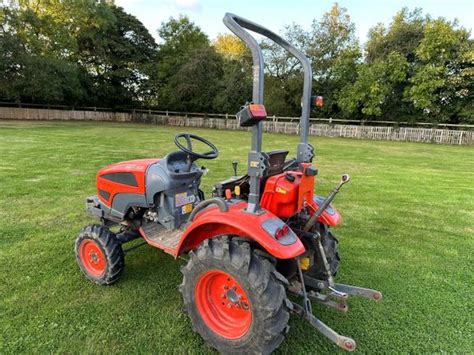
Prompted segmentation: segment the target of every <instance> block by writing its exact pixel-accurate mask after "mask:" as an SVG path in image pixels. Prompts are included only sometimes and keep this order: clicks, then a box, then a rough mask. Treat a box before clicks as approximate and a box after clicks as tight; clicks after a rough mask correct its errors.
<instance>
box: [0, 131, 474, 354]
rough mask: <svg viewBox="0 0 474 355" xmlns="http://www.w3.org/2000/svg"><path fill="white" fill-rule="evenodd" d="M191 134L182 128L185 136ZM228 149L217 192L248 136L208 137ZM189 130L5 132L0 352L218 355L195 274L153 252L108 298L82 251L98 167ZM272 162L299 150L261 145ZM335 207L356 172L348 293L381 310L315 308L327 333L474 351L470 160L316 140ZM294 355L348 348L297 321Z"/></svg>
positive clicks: (214, 174)
mask: <svg viewBox="0 0 474 355" xmlns="http://www.w3.org/2000/svg"><path fill="white" fill-rule="evenodd" d="M181 130H182V129H181ZM188 131H191V132H194V133H197V134H200V135H203V136H204V137H206V138H209V139H210V140H211V141H212V142H214V143H215V144H216V145H217V146H218V147H219V148H220V150H221V156H220V157H219V158H218V159H216V160H214V161H208V162H207V161H206V162H203V164H205V165H206V167H208V168H209V169H210V173H209V174H208V175H207V176H205V177H204V180H203V184H204V190H205V192H207V193H209V192H210V189H211V186H212V184H213V183H214V182H217V181H218V180H220V179H224V178H226V177H228V176H229V175H231V174H232V167H231V161H232V160H234V159H235V160H239V161H240V162H241V164H240V170H241V171H243V169H244V167H245V163H246V162H245V159H246V155H247V150H248V147H249V144H250V134H249V133H247V132H229V131H215V130H202V129H188ZM177 132H178V128H173V127H160V126H146V125H132V124H105V123H54V122H44V123H42V122H23V123H20V122H0V336H1V337H0V353H17V352H42V353H45V352H60V353H71V352H98V353H104V352H105V353H107V352H123V353H136V352H153V353H170V352H175V353H184V352H187V353H202V352H209V351H210V350H209V349H208V348H206V347H205V346H204V345H203V342H202V340H201V339H200V337H199V336H198V335H196V334H194V333H193V332H192V330H191V326H190V322H189V320H188V318H187V316H186V315H185V314H183V313H182V312H181V306H182V301H181V295H180V294H179V292H178V291H177V285H178V284H179V283H180V282H181V274H180V272H179V267H180V266H181V265H182V264H183V261H181V260H178V261H175V260H173V258H172V257H170V256H168V255H166V254H164V253H161V252H160V251H158V250H156V249H153V248H151V247H148V246H146V247H143V248H141V249H138V250H137V251H136V252H133V253H130V254H128V255H127V258H126V271H125V273H124V276H123V278H122V280H121V281H120V282H119V283H118V284H116V285H115V286H111V287H100V286H95V285H93V284H91V283H90V282H88V281H86V280H85V279H84V277H83V276H82V275H81V274H80V273H79V270H78V267H77V265H76V262H75V259H74V253H73V246H74V239H75V237H76V235H77V233H78V231H79V230H80V229H81V228H82V227H83V226H84V225H86V224H88V223H91V222H93V220H91V219H89V218H88V217H87V216H86V214H85V212H84V198H85V197H86V196H89V195H92V194H94V193H95V188H94V177H95V172H96V170H97V169H99V168H100V167H102V166H104V165H107V164H110V163H113V162H117V161H121V160H126V159H134V158H144V157H161V156H163V155H165V154H166V153H167V152H169V151H170V150H173V149H175V148H174V145H173V136H174V134H175V133H177ZM264 139H265V142H264V147H265V149H266V150H270V149H276V148H288V149H290V151H291V153H292V154H294V151H295V147H296V144H297V141H298V138H297V137H296V136H287V135H269V134H265V135H264ZM311 143H312V144H313V145H315V146H316V147H317V158H316V165H317V166H318V168H319V171H320V175H319V177H318V183H317V187H316V190H317V192H318V193H320V194H326V193H327V192H328V191H329V190H330V189H331V188H332V187H333V186H334V185H335V184H336V183H337V181H338V179H339V176H340V174H341V173H344V172H348V173H350V174H351V176H352V181H351V183H350V184H348V185H347V186H346V187H345V188H344V189H343V191H342V192H341V193H340V195H339V196H338V197H337V199H336V202H335V204H336V206H337V207H338V208H339V210H340V211H341V213H342V215H343V218H344V221H343V225H342V226H341V227H339V228H338V229H337V230H336V234H337V235H338V236H339V238H340V242H341V251H342V259H343V260H342V266H341V269H340V272H339V275H338V280H339V281H340V282H346V283H353V284H356V285H361V286H366V287H371V288H375V289H378V290H380V291H382V292H383V294H384V300H383V301H382V302H381V303H379V304H376V303H373V302H370V301H367V300H364V299H356V298H353V299H352V300H351V301H350V303H349V307H350V310H349V313H347V314H340V313H337V312H336V311H332V310H327V309H324V308H322V307H315V314H317V315H318V316H319V317H320V318H321V319H322V320H323V321H324V322H326V323H327V324H329V325H330V326H333V327H334V328H335V329H336V330H338V331H339V332H340V333H342V334H344V335H347V336H351V337H353V338H354V339H355V340H356V341H357V343H358V351H359V352H365V353H374V352H379V353H380V352H391V353H400V352H402V353H407V352H411V353H419V352H429V353H432V352H450V353H451V352H454V353H472V352H473V351H474V338H473V334H474V315H473V314H474V313H473V309H474V302H473V296H472V295H473V292H474V273H473V271H474V269H473V265H474V264H473V252H474V248H473V247H474V238H473V235H474V223H473V220H474V188H473V181H474V148H472V147H460V146H436V145H428V144H410V143H396V142H378V141H357V140H348V139H346V140H344V139H329V138H319V137H311ZM290 326H291V329H290V332H289V334H288V336H287V338H286V340H285V342H284V343H283V344H282V346H281V347H280V349H279V351H280V352H282V353H309V352H322V353H329V352H333V351H335V350H336V347H335V346H333V345H332V344H331V343H330V342H328V341H327V340H326V339H325V338H323V337H322V336H321V335H319V334H318V333H316V332H315V331H313V330H312V328H311V327H309V325H308V324H306V323H305V322H303V321H301V320H299V319H297V318H296V317H292V318H291V320H290Z"/></svg>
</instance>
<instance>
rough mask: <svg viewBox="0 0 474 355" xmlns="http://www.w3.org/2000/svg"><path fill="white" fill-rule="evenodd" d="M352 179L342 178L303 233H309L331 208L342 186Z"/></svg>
mask: <svg viewBox="0 0 474 355" xmlns="http://www.w3.org/2000/svg"><path fill="white" fill-rule="evenodd" d="M350 179H351V177H350V176H349V175H348V174H344V175H342V177H341V181H340V182H339V185H337V186H336V188H335V189H334V190H332V191H331V192H330V193H329V195H328V197H326V199H325V200H324V201H323V203H322V204H321V205H320V206H319V208H318V210H317V211H316V212H315V213H314V214H313V215H312V216H311V218H310V219H309V220H308V222H306V224H305V226H304V228H303V232H308V231H309V230H310V229H311V227H312V226H313V225H314V224H315V223H316V221H317V220H318V218H319V216H321V214H322V213H323V212H324V210H325V209H326V208H327V207H328V206H329V204H330V203H331V202H332V200H334V197H336V195H337V193H338V192H339V190H340V189H341V187H342V185H344V184H347V183H348V182H349V180H350Z"/></svg>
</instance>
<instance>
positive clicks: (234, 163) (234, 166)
mask: <svg viewBox="0 0 474 355" xmlns="http://www.w3.org/2000/svg"><path fill="white" fill-rule="evenodd" d="M237 165H239V162H238V161H237V160H234V161H233V162H232V167H233V168H234V176H237Z"/></svg>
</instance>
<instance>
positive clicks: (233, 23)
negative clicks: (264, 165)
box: [223, 13, 313, 162]
mask: <svg viewBox="0 0 474 355" xmlns="http://www.w3.org/2000/svg"><path fill="white" fill-rule="evenodd" d="M223 21H224V24H225V25H226V26H227V27H228V28H229V29H230V30H231V31H232V32H233V33H234V34H235V35H236V36H237V37H239V38H240V39H241V40H242V41H244V42H245V43H246V44H247V46H248V47H249V48H250V51H251V52H252V59H253V102H255V103H258V104H263V92H264V86H263V85H264V84H263V78H264V76H263V74H264V72H263V69H264V64H263V55H262V49H261V48H260V46H259V45H258V43H257V41H256V40H255V38H253V37H252V36H251V35H250V34H249V33H248V32H247V31H246V30H245V29H248V30H250V31H252V32H255V33H258V34H261V35H263V36H265V37H267V38H268V39H271V40H272V41H273V42H275V43H276V44H278V45H279V46H281V47H282V48H283V49H285V50H286V51H288V52H289V53H290V54H291V55H293V56H294V57H295V58H296V59H297V60H298V61H299V62H300V63H301V65H302V67H303V74H304V82H303V99H302V110H301V119H300V144H301V143H303V144H307V142H308V134H309V117H310V113H311V87H312V80H313V72H312V69H311V63H310V61H309V59H308V58H307V57H306V55H305V54H304V53H303V52H301V51H300V50H298V49H297V48H296V47H295V46H293V45H291V44H290V43H288V42H287V41H286V40H284V39H283V38H281V37H280V36H279V35H277V34H276V33H274V32H272V31H270V30H269V29H266V28H265V27H263V26H260V25H258V24H256V23H254V22H252V21H249V20H247V19H244V18H242V17H240V16H237V15H234V14H231V13H226V14H225V16H224V20H223ZM260 145H261V143H260ZM298 148H299V149H298V157H297V159H298V161H299V162H304V161H307V160H310V159H305V158H307V157H304V156H302V154H300V152H299V151H300V147H298ZM301 148H303V147H301Z"/></svg>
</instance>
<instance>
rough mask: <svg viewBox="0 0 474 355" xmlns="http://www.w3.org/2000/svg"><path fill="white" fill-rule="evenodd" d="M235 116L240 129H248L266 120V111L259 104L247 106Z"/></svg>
mask: <svg viewBox="0 0 474 355" xmlns="http://www.w3.org/2000/svg"><path fill="white" fill-rule="evenodd" d="M236 116H237V120H238V121H239V125H240V126H241V127H249V126H253V125H255V124H257V123H259V122H261V121H262V120H264V119H265V118H267V111H266V110H265V106H263V105H261V104H247V105H245V106H243V107H242V109H241V110H240V111H239V112H237V115H236Z"/></svg>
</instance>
